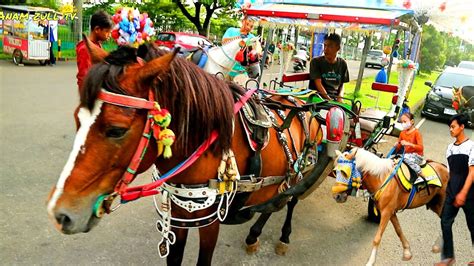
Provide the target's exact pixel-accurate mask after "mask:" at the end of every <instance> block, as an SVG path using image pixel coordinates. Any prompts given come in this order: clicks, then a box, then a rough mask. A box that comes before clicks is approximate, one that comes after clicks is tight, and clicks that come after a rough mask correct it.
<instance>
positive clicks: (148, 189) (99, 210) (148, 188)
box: [93, 89, 257, 218]
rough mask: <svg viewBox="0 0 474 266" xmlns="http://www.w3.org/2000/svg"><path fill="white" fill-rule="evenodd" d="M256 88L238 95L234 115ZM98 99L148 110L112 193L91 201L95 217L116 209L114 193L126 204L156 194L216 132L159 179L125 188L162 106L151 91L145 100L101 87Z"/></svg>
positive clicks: (140, 159) (197, 154) (155, 124)
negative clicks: (144, 122) (138, 135)
mask: <svg viewBox="0 0 474 266" xmlns="http://www.w3.org/2000/svg"><path fill="white" fill-rule="evenodd" d="M256 90H257V89H252V90H248V91H247V92H246V93H245V94H244V95H242V96H241V98H240V99H239V100H238V101H237V102H236V103H235V105H234V114H236V113H237V112H239V110H240V109H241V108H242V106H243V105H244V104H245V103H246V102H247V101H248V100H249V99H250V97H251V96H252V94H253V93H254V92H255V91H256ZM98 99H100V100H102V101H104V102H106V103H109V104H113V105H117V106H121V107H128V108H135V109H145V110H148V114H147V119H146V124H145V128H144V130H143V133H142V138H141V139H140V142H139V144H138V147H137V150H136V151H135V153H134V155H133V157H132V160H131V161H130V164H129V166H128V167H127V170H126V171H125V172H124V173H123V175H122V178H121V179H120V180H119V181H118V182H117V184H116V186H115V189H114V192H113V193H111V194H105V195H101V196H99V197H98V199H97V201H96V202H95V204H94V207H93V213H94V215H95V216H97V217H99V218H100V217H102V216H103V215H104V213H110V212H112V211H114V210H115V209H117V208H118V207H115V208H111V206H112V202H113V201H114V199H115V198H116V197H117V196H120V197H121V203H126V202H129V201H133V200H136V199H138V198H140V197H145V196H152V195H156V194H158V190H156V188H157V187H159V186H161V185H162V184H163V183H164V182H165V181H167V180H168V179H170V178H172V177H173V176H175V175H176V174H178V173H180V172H182V171H184V170H185V169H186V168H187V167H189V166H190V165H191V164H192V163H194V162H195V161H196V160H197V159H198V158H199V157H200V156H201V155H202V154H203V153H204V152H205V151H206V150H207V148H208V147H209V146H210V145H211V144H212V143H213V142H214V141H215V140H216V139H217V137H218V133H217V131H215V130H214V131H213V132H212V133H211V136H210V137H209V139H207V140H206V141H204V142H203V143H202V144H201V145H200V146H199V147H198V149H197V150H196V151H195V152H194V153H193V154H192V155H191V156H190V157H189V158H187V159H186V160H185V161H183V162H181V163H180V164H178V165H177V167H175V168H173V169H172V170H170V172H168V173H166V174H164V175H163V176H162V178H160V179H159V180H157V181H154V182H153V183H150V184H147V185H142V186H136V187H128V185H129V184H130V183H132V181H133V180H134V179H135V177H136V174H137V170H138V167H139V166H140V163H141V161H142V159H143V157H144V155H145V153H146V150H147V147H148V144H149V142H150V139H151V136H152V135H153V136H155V139H156V135H157V133H158V132H159V131H160V130H161V129H162V128H161V126H160V125H158V123H157V122H156V121H155V118H154V115H155V114H156V113H162V112H164V111H166V109H162V108H161V107H160V105H159V104H158V102H156V101H155V100H154V99H155V97H154V93H153V91H152V90H150V91H149V95H148V100H146V99H143V98H138V97H133V96H128V95H123V94H117V93H113V92H109V91H107V90H105V89H102V90H101V91H100V92H99V95H98ZM166 112H167V111H166ZM119 206H120V205H119Z"/></svg>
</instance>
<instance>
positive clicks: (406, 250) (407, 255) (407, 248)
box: [390, 214, 412, 261]
mask: <svg viewBox="0 0 474 266" xmlns="http://www.w3.org/2000/svg"><path fill="white" fill-rule="evenodd" d="M390 221H391V222H392V224H393V227H394V228H395V232H397V235H398V237H399V238H400V241H402V247H403V260H405V261H407V260H410V259H411V257H412V255H411V251H410V243H408V240H407V239H406V237H405V235H404V234H403V232H402V227H401V226H400V222H399V221H398V217H397V214H394V215H393V216H392V218H390Z"/></svg>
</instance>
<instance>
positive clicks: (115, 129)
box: [47, 38, 347, 265]
mask: <svg viewBox="0 0 474 266" xmlns="http://www.w3.org/2000/svg"><path fill="white" fill-rule="evenodd" d="M85 41H86V44H87V47H88V49H89V52H90V55H91V59H92V61H93V62H94V63H95V65H94V66H93V67H92V69H91V71H89V74H88V76H87V78H86V81H85V83H84V86H83V90H82V93H81V101H80V104H79V105H78V107H77V110H76V113H75V119H76V122H77V128H78V130H77V134H76V138H75V140H74V144H73V148H72V151H71V154H70V156H69V158H68V160H67V162H66V164H65V166H64V168H63V171H62V172H61V174H60V177H59V179H58V182H57V184H56V185H55V186H54V187H53V188H52V190H51V193H50V196H49V200H48V207H47V209H48V214H49V217H50V218H51V220H52V222H53V224H54V225H55V226H56V228H57V229H58V230H59V231H61V232H63V233H65V234H75V233H79V232H88V231H90V230H91V229H92V228H93V227H94V226H95V225H97V224H98V222H99V221H100V219H101V217H103V214H104V213H109V212H111V211H112V209H111V203H112V201H113V200H114V198H116V197H119V198H120V200H121V203H122V204H123V203H126V202H129V201H133V200H136V199H138V198H140V197H145V196H150V195H156V194H157V193H159V192H160V193H161V195H160V196H158V197H157V199H158V201H159V202H158V205H159V206H158V207H159V210H160V212H161V213H160V220H159V222H158V224H157V229H158V230H159V231H160V233H161V234H162V241H161V242H160V244H159V246H158V250H159V252H160V255H162V256H165V255H167V254H170V256H168V257H167V261H168V263H169V264H180V263H181V262H182V259H183V252H184V246H185V243H186V239H187V232H188V229H189V228H199V233H200V252H199V258H198V264H202V265H209V264H211V261H212V255H213V252H214V248H215V245H216V242H217V238H218V232H219V225H220V223H231V224H235V223H243V222H246V221H248V220H250V219H251V218H252V216H253V215H254V213H255V212H257V211H258V212H262V213H263V214H262V215H261V216H260V217H259V219H258V220H257V222H256V224H255V225H254V226H253V227H252V229H251V230H250V233H249V235H248V236H247V239H246V243H247V245H248V247H249V250H250V251H255V250H256V248H257V247H258V244H259V241H258V236H259V235H260V233H261V231H262V228H263V226H264V225H265V222H266V221H267V220H268V218H269V217H270V215H271V213H272V212H275V211H278V210H280V209H282V208H283V207H284V206H285V204H286V203H288V215H287V218H286V219H287V220H286V221H285V224H284V227H283V229H282V236H281V238H280V241H281V242H280V243H279V244H278V246H277V252H279V253H280V254H284V253H285V252H286V250H287V245H288V243H289V234H290V232H291V217H292V212H293V208H294V206H295V205H296V203H297V201H298V196H299V195H302V194H303V193H305V192H307V191H308V190H310V189H311V188H312V187H313V186H314V185H316V184H319V183H320V182H322V180H323V178H322V177H325V176H326V175H327V172H329V171H330V170H331V169H332V162H333V161H332V159H331V158H330V157H329V156H328V153H330V152H331V151H330V150H329V149H331V147H334V146H337V145H336V144H337V143H339V144H340V145H339V147H338V148H339V149H341V148H342V147H345V145H346V142H347V132H343V130H340V129H344V130H345V129H347V127H346V126H344V125H342V126H341V125H339V124H337V123H340V122H341V121H342V122H344V123H345V122H347V119H342V118H340V116H341V115H342V114H344V112H342V111H331V110H329V113H328V118H327V119H326V120H329V121H338V122H336V124H335V125H328V128H329V129H330V130H331V132H332V133H333V134H334V133H335V132H336V131H337V130H336V129H339V131H338V133H337V134H334V135H335V136H334V143H333V145H325V144H323V143H321V138H322V130H321V127H320V122H319V121H323V122H324V119H321V118H318V119H319V121H318V119H316V118H315V114H316V113H318V111H319V110H320V109H329V108H330V107H332V105H331V104H328V103H325V102H323V103H321V104H318V105H316V104H305V103H304V102H302V101H300V100H297V99H295V98H293V97H288V96H282V95H273V94H269V93H267V92H264V91H261V92H259V95H257V94H255V89H254V90H249V91H246V90H245V89H243V88H242V87H240V86H237V85H236V84H234V83H229V82H226V81H223V80H220V79H218V78H216V77H215V76H213V75H210V74H208V73H206V72H204V71H203V70H201V69H200V68H198V67H197V66H196V65H194V64H192V63H190V62H188V61H186V60H184V59H183V58H179V57H175V55H176V53H165V52H164V51H163V50H160V49H158V48H156V47H154V46H153V45H151V44H147V45H145V46H142V47H140V49H138V55H139V56H140V57H141V58H142V59H138V58H137V50H136V49H133V48H130V47H120V48H119V49H117V50H116V51H113V52H111V53H110V54H109V53H108V52H106V51H104V50H102V49H101V48H99V47H97V46H95V45H94V44H93V43H91V42H90V41H89V40H87V38H85ZM256 98H259V100H256ZM244 105H245V107H244ZM335 110H338V109H335ZM333 116H334V117H333ZM268 121H270V123H269V124H268V123H267V122H268ZM171 132H173V134H172V133H171ZM336 140H338V142H336ZM247 143H248V144H247ZM171 144H172V145H171ZM161 151H163V152H162V153H161ZM161 155H163V156H161ZM152 166H153V167H156V170H155V175H154V178H155V181H154V182H152V183H150V184H146V185H142V186H137V187H129V185H130V183H131V182H132V181H133V180H134V178H135V177H136V175H137V174H139V173H143V172H144V171H146V170H147V169H149V168H150V167H152ZM290 199H291V201H290Z"/></svg>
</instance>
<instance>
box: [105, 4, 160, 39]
mask: <svg viewBox="0 0 474 266" xmlns="http://www.w3.org/2000/svg"><path fill="white" fill-rule="evenodd" d="M112 20H113V22H114V23H115V26H114V28H113V29H112V38H113V39H114V40H115V41H116V42H117V44H118V45H131V46H134V47H138V46H139V45H140V44H142V43H144V42H145V41H149V40H150V37H151V36H153V35H155V29H154V28H153V22H152V21H151V19H150V18H149V17H148V14H147V13H143V14H140V11H138V9H132V8H128V7H122V8H119V9H117V11H116V12H115V14H114V15H113V16H112Z"/></svg>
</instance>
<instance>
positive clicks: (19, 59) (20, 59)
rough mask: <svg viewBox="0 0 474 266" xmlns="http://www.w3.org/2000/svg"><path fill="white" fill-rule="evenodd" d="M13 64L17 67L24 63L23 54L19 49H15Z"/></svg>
mask: <svg viewBox="0 0 474 266" xmlns="http://www.w3.org/2000/svg"><path fill="white" fill-rule="evenodd" d="M13 63H15V65H19V64H22V63H23V54H22V53H21V51H20V50H19V49H15V51H13Z"/></svg>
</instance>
